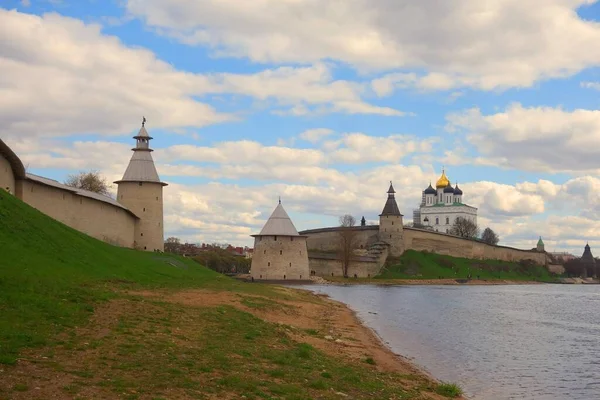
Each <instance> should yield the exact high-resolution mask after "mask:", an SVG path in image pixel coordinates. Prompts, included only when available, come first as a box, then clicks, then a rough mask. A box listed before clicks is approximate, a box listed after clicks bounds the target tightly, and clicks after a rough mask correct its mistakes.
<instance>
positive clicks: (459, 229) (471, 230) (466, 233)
mask: <svg viewBox="0 0 600 400" xmlns="http://www.w3.org/2000/svg"><path fill="white" fill-rule="evenodd" d="M449 233H450V234H451V235H455V236H460V237H464V238H468V239H473V238H476V237H477V236H479V228H478V227H477V224H476V223H475V222H473V221H471V220H470V219H468V218H464V217H458V218H456V220H455V221H454V225H453V226H452V228H451V229H450V232H449Z"/></svg>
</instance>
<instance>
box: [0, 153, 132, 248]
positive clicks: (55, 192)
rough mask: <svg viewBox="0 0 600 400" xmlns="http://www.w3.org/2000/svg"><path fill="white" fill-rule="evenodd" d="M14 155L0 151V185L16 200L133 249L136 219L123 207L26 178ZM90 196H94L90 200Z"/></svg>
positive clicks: (87, 231)
mask: <svg viewBox="0 0 600 400" xmlns="http://www.w3.org/2000/svg"><path fill="white" fill-rule="evenodd" d="M11 153H12V152H11ZM15 157H16V156H14V153H12V154H7V151H6V148H4V151H0V183H1V184H2V186H1V187H2V188H3V189H4V190H7V191H8V192H10V193H11V194H13V195H15V196H16V197H17V198H19V199H21V200H22V201H24V202H25V203H27V204H29V205H30V206H32V207H33V208H36V209H38V210H39V211H41V212H43V213H44V214H46V215H48V216H50V217H52V218H54V219H55V220H57V221H60V222H62V223H63V224H65V225H67V226H70V227H71V228H73V229H77V230H78V231H80V232H83V233H85V234H87V235H89V236H92V237H94V238H96V239H99V240H103V241H105V242H108V243H111V244H114V245H117V246H122V247H133V244H134V230H135V225H136V222H137V220H138V218H137V216H136V215H135V214H133V213H132V212H131V211H129V210H127V209H126V208H125V207H123V206H119V205H117V204H113V203H110V202H107V201H101V200H98V199H97V198H95V197H98V195H96V194H93V195H89V196H86V195H84V193H85V191H79V190H75V189H73V188H68V187H63V186H64V185H61V184H60V183H59V182H56V181H53V180H50V179H45V178H37V177H34V176H32V175H30V174H29V175H26V174H25V173H24V168H22V165H19V164H18V163H17V162H16V160H15ZM91 196H94V197H91Z"/></svg>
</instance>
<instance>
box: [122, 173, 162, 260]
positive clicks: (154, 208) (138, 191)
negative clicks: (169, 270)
mask: <svg viewBox="0 0 600 400" xmlns="http://www.w3.org/2000/svg"><path fill="white" fill-rule="evenodd" d="M118 185H119V188H118V191H117V201H118V202H119V203H121V204H123V205H124V206H125V207H127V208H128V209H129V210H131V211H132V212H133V213H134V214H135V215H137V216H138V217H139V218H140V219H139V220H138V222H137V224H136V228H135V237H134V243H135V244H134V247H135V248H137V249H139V250H146V251H154V250H160V251H164V221H163V186H162V184H160V183H154V182H121V183H119V184H118Z"/></svg>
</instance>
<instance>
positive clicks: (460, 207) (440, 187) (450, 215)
mask: <svg viewBox="0 0 600 400" xmlns="http://www.w3.org/2000/svg"><path fill="white" fill-rule="evenodd" d="M435 187H436V188H435V189H434V188H433V187H432V186H431V183H430V184H429V187H427V189H425V190H424V191H423V192H422V195H421V204H420V206H419V208H418V209H417V210H414V211H413V223H414V224H415V225H424V226H428V227H431V228H432V229H433V230H434V231H436V232H442V233H449V232H450V229H452V226H453V225H454V222H455V221H456V219H457V218H459V217H462V218H465V219H468V220H471V221H473V222H474V223H475V224H477V208H475V207H472V206H469V205H467V204H464V203H463V201H462V197H463V191H462V190H461V189H460V188H459V187H458V184H457V185H455V186H454V187H453V186H452V185H451V184H450V180H449V179H448V177H447V176H446V171H445V170H442V176H440V178H439V179H438V180H437V182H436V184H435Z"/></svg>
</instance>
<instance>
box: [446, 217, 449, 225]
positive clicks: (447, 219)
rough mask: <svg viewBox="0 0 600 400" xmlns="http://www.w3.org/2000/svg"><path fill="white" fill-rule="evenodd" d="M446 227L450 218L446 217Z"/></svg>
mask: <svg viewBox="0 0 600 400" xmlns="http://www.w3.org/2000/svg"><path fill="white" fill-rule="evenodd" d="M446 225H450V218H448V217H446Z"/></svg>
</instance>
